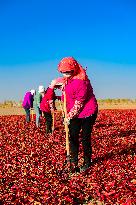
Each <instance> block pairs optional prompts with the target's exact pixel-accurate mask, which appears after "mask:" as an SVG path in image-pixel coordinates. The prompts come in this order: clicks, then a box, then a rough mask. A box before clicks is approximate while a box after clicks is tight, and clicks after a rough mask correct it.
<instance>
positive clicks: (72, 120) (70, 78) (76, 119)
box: [56, 57, 98, 172]
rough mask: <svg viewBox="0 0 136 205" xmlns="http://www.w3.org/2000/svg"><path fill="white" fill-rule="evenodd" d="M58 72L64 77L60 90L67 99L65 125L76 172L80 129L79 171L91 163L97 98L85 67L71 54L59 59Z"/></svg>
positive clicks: (77, 169) (85, 168)
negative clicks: (80, 153)
mask: <svg viewBox="0 0 136 205" xmlns="http://www.w3.org/2000/svg"><path fill="white" fill-rule="evenodd" d="M58 71H59V72H61V73H62V74H63V76H64V79H65V85H63V89H64V91H65V93H66V102H67V105H66V106H67V113H68V114H67V119H66V122H67V123H68V124H69V133H70V137H69V140H70V154H71V162H72V164H73V166H74V171H75V172H76V171H79V168H78V151H79V133H80V130H81V129H82V145H83V150H84V165H83V167H82V168H81V169H80V171H85V170H87V169H88V168H89V167H90V165H91V155H92V146H91V133H92V129H93V125H94V123H95V120H96V117H97V113H98V104H97V100H96V98H95V95H94V93H93V88H92V86H91V83H90V80H89V79H88V76H87V74H86V72H85V70H84V69H83V68H82V66H81V65H80V64H79V63H78V62H77V61H76V60H75V59H74V58H73V57H66V58H63V59H62V60H61V61H60V63H59V65H58ZM56 82H57V81H56Z"/></svg>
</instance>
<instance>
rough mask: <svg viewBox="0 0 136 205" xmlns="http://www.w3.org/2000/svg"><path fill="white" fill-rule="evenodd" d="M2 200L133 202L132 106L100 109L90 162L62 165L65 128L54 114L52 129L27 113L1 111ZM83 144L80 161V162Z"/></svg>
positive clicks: (135, 123)
mask: <svg viewBox="0 0 136 205" xmlns="http://www.w3.org/2000/svg"><path fill="white" fill-rule="evenodd" d="M0 127H1V128H0V149H1V152H0V184H1V186H0V189H1V190H0V204H5V205H6V204H7V205H8V204H15V205H23V204H27V205H29V204H30V205H32V204H34V205H40V204H41V205H44V204H45V205H46V204H47V205H53V204H55V205H58V204H59V205H63V204H75V205H76V204H77V205H79V204H88V205H91V204H99V205H100V204H104V205H105V204H106V205H111V204H113V205H117V204H118V205H120V204H121V205H131V204H136V175H135V167H136V153H135V147H136V146H135V145H136V110H101V111H100V112H99V115H98V118H97V121H96V124H95V126H94V129H93V133H92V147H93V155H92V160H93V164H92V167H91V168H90V169H89V171H88V172H87V173H80V174H77V175H74V174H73V175H71V176H70V175H69V172H66V171H63V170H65V166H66V165H65V163H64V162H65V158H66V153H65V131H64V125H63V123H62V119H61V114H60V113H56V115H55V128H56V130H55V131H54V135H52V136H48V135H45V121H44V119H42V125H41V129H37V128H36V127H35V122H34V121H32V122H31V123H29V124H26V122H25V116H1V117H0ZM82 157H83V153H82V145H81V146H80V155H79V164H80V165H81V164H82Z"/></svg>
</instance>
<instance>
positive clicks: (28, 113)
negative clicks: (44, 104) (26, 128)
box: [24, 108, 30, 122]
mask: <svg viewBox="0 0 136 205" xmlns="http://www.w3.org/2000/svg"><path fill="white" fill-rule="evenodd" d="M24 109H25V112H26V122H30V109H26V108H24Z"/></svg>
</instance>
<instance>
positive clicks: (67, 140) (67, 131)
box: [64, 91, 70, 165]
mask: <svg viewBox="0 0 136 205" xmlns="http://www.w3.org/2000/svg"><path fill="white" fill-rule="evenodd" d="M66 103H67V102H66V92H65V91H64V114H65V115H64V124H65V132H66V151H67V163H68V164H69V165H70V149H69V129H68V124H67V123H66V117H67V107H66Z"/></svg>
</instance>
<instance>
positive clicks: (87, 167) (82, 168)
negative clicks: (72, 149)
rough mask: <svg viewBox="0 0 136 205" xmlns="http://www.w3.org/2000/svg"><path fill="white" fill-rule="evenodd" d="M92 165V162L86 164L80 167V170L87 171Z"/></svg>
mask: <svg viewBox="0 0 136 205" xmlns="http://www.w3.org/2000/svg"><path fill="white" fill-rule="evenodd" d="M90 167H91V164H85V165H84V166H83V167H81V168H80V172H86V171H88V170H89V168H90Z"/></svg>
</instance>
